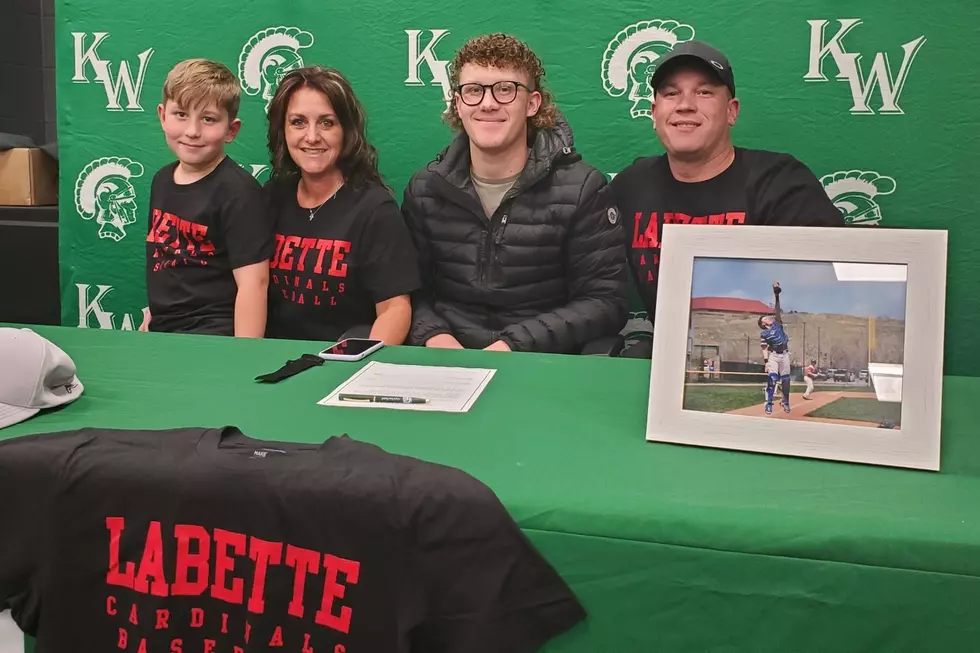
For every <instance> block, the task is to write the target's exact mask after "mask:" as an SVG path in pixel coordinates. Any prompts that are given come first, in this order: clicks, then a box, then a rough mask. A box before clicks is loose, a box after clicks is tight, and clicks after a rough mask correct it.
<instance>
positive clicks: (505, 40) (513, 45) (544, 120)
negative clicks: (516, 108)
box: [444, 33, 557, 132]
mask: <svg viewBox="0 0 980 653" xmlns="http://www.w3.org/2000/svg"><path fill="white" fill-rule="evenodd" d="M468 63H472V64H476V65H478V66H493V67H494V68H514V69H516V70H518V71H520V72H522V73H524V74H525V75H527V76H528V79H529V80H530V82H531V90H536V91H538V92H539V93H541V107H540V108H539V109H538V112H537V113H536V114H535V115H533V116H531V117H530V118H528V119H527V127H528V129H529V130H530V131H532V132H534V131H536V130H539V129H549V128H551V127H554V126H555V119H556V115H557V108H556V107H555V102H554V98H553V97H552V96H551V92H550V91H548V90H547V89H545V88H544V85H543V80H544V75H545V73H544V65H543V64H542V63H541V60H540V59H539V58H538V56H537V55H536V54H534V52H533V51H532V50H531V48H530V47H528V45H527V43H524V42H523V41H521V40H519V39H517V38H516V37H513V36H510V35H508V34H499V33H497V34H484V35H483V36H477V37H476V38H472V39H470V40H469V41H467V42H466V43H465V44H464V45H463V47H461V48H460V49H459V52H457V53H456V56H455V57H454V58H453V60H452V62H450V64H449V83H450V85H451V86H452V87H453V89H457V88H459V73H460V72H461V71H462V70H463V66H465V65H466V64H468ZM444 120H445V121H446V123H447V124H448V125H449V126H450V127H452V128H453V129H455V130H457V131H459V130H461V129H462V128H463V121H462V120H461V119H460V117H459V112H458V111H457V110H456V102H455V100H454V101H453V102H451V103H450V105H449V109H448V110H447V111H446V113H445V115H444Z"/></svg>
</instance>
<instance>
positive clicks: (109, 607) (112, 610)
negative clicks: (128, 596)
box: [105, 596, 116, 617]
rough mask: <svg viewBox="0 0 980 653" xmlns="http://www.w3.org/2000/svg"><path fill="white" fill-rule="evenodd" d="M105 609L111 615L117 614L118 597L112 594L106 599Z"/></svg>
mask: <svg viewBox="0 0 980 653" xmlns="http://www.w3.org/2000/svg"><path fill="white" fill-rule="evenodd" d="M105 611H106V614H108V615H109V616H110V617H115V616H116V597H114V596H110V597H108V598H107V599H106V600H105Z"/></svg>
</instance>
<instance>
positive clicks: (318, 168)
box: [266, 66, 421, 345]
mask: <svg viewBox="0 0 980 653" xmlns="http://www.w3.org/2000/svg"><path fill="white" fill-rule="evenodd" d="M269 152H270V153H271V155H272V178H271V179H270V181H269V183H268V184H267V185H266V188H267V189H268V191H269V200H270V202H271V205H272V206H271V210H272V215H273V219H274V220H275V221H276V251H275V255H274V256H273V259H272V261H271V262H270V267H271V270H270V278H269V289H270V293H269V323H268V335H269V336H270V337H273V338H291V339H300V340H330V341H336V340H339V339H340V338H341V337H342V336H343V335H345V334H347V335H354V336H360V337H368V336H369V337H371V338H376V339H379V340H383V341H384V342H385V343H386V344H389V345H399V344H402V343H403V342H404V341H405V337H406V336H407V334H408V329H409V326H410V325H411V321H412V304H411V301H410V299H409V295H410V294H411V293H412V292H413V291H415V290H417V289H418V288H419V287H420V286H421V280H420V277H419V270H418V262H417V258H416V253H415V249H414V247H413V245H412V240H411V236H410V235H409V233H408V229H407V227H406V225H405V222H404V219H403V218H402V215H401V211H400V210H399V208H398V204H397V203H396V202H395V199H394V197H393V196H392V194H391V191H390V190H389V189H388V188H387V187H386V186H385V185H384V183H383V181H382V179H381V174H380V173H379V172H378V154H377V150H376V149H375V148H374V147H373V146H372V145H371V144H370V143H369V142H368V140H367V137H366V136H365V117H364V110H363V108H362V107H361V104H360V102H358V100H357V98H356V97H355V96H354V91H353V90H352V89H351V86H350V84H349V83H348V81H347V80H346V79H345V78H344V76H343V75H341V74H340V73H339V72H337V71H336V70H333V69H330V68H324V67H320V66H310V67H306V68H300V69H298V70H294V71H292V72H290V73H288V74H287V75H286V76H285V77H283V79H282V81H281V82H280V84H279V88H278V89H277V90H276V94H275V97H273V98H272V101H271V103H270V104H269Z"/></svg>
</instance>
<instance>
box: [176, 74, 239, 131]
mask: <svg viewBox="0 0 980 653" xmlns="http://www.w3.org/2000/svg"><path fill="white" fill-rule="evenodd" d="M241 99H242V95H241V90H240V89H239V86H238V79H237V78H236V77H235V75H234V73H232V72H231V70H229V69H228V67H227V66H225V65H224V64H223V63H220V62H218V61H210V60H208V59H187V60H186V61H181V62H180V63H179V64H177V65H176V66H174V67H173V68H172V69H171V70H170V72H169V73H167V79H166V81H164V83H163V103H164V104H166V103H167V100H172V101H173V102H175V103H176V104H178V105H179V106H181V107H184V108H185V109H190V108H194V107H198V106H201V105H207V104H210V103H212V102H213V103H214V104H215V105H217V106H218V107H220V108H222V109H225V110H226V111H227V112H228V120H229V121H231V120H234V119H235V118H237V117H238V107H239V105H240V104H241Z"/></svg>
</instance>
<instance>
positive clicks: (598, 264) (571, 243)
mask: <svg viewBox="0 0 980 653" xmlns="http://www.w3.org/2000/svg"><path fill="white" fill-rule="evenodd" d="M566 249H567V259H566V276H567V279H568V291H569V292H568V296H569V302H568V303H567V304H566V305H565V306H562V307H561V308H559V309H557V310H555V311H553V312H550V313H543V314H541V315H538V316H536V317H533V318H530V319H528V320H524V321H522V322H518V323H517V324H514V325H511V326H509V327H507V328H506V329H504V330H503V332H502V333H501V337H500V339H501V340H502V341H503V342H504V343H506V344H507V346H508V347H510V348H511V349H513V350H515V351H538V352H550V353H578V352H579V351H581V349H582V347H584V346H585V344H586V343H588V342H589V341H591V340H595V339H596V338H601V337H603V336H609V335H613V334H615V333H618V332H619V330H620V329H622V328H623V325H624V324H625V323H626V317H627V279H626V268H627V264H626V250H625V246H624V240H623V232H622V221H621V220H620V219H619V211H618V209H617V208H616V205H615V202H614V201H613V198H612V193H611V192H610V191H609V187H608V185H607V182H606V178H605V177H603V175H602V173H601V172H599V171H597V170H593V171H592V172H591V173H590V174H589V176H588V177H587V178H586V180H585V183H584V184H583V186H582V192H581V194H580V195H579V201H578V202H577V209H576V212H575V215H574V216H573V218H572V223H571V225H570V228H569V234H568V241H567V244H566Z"/></svg>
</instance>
